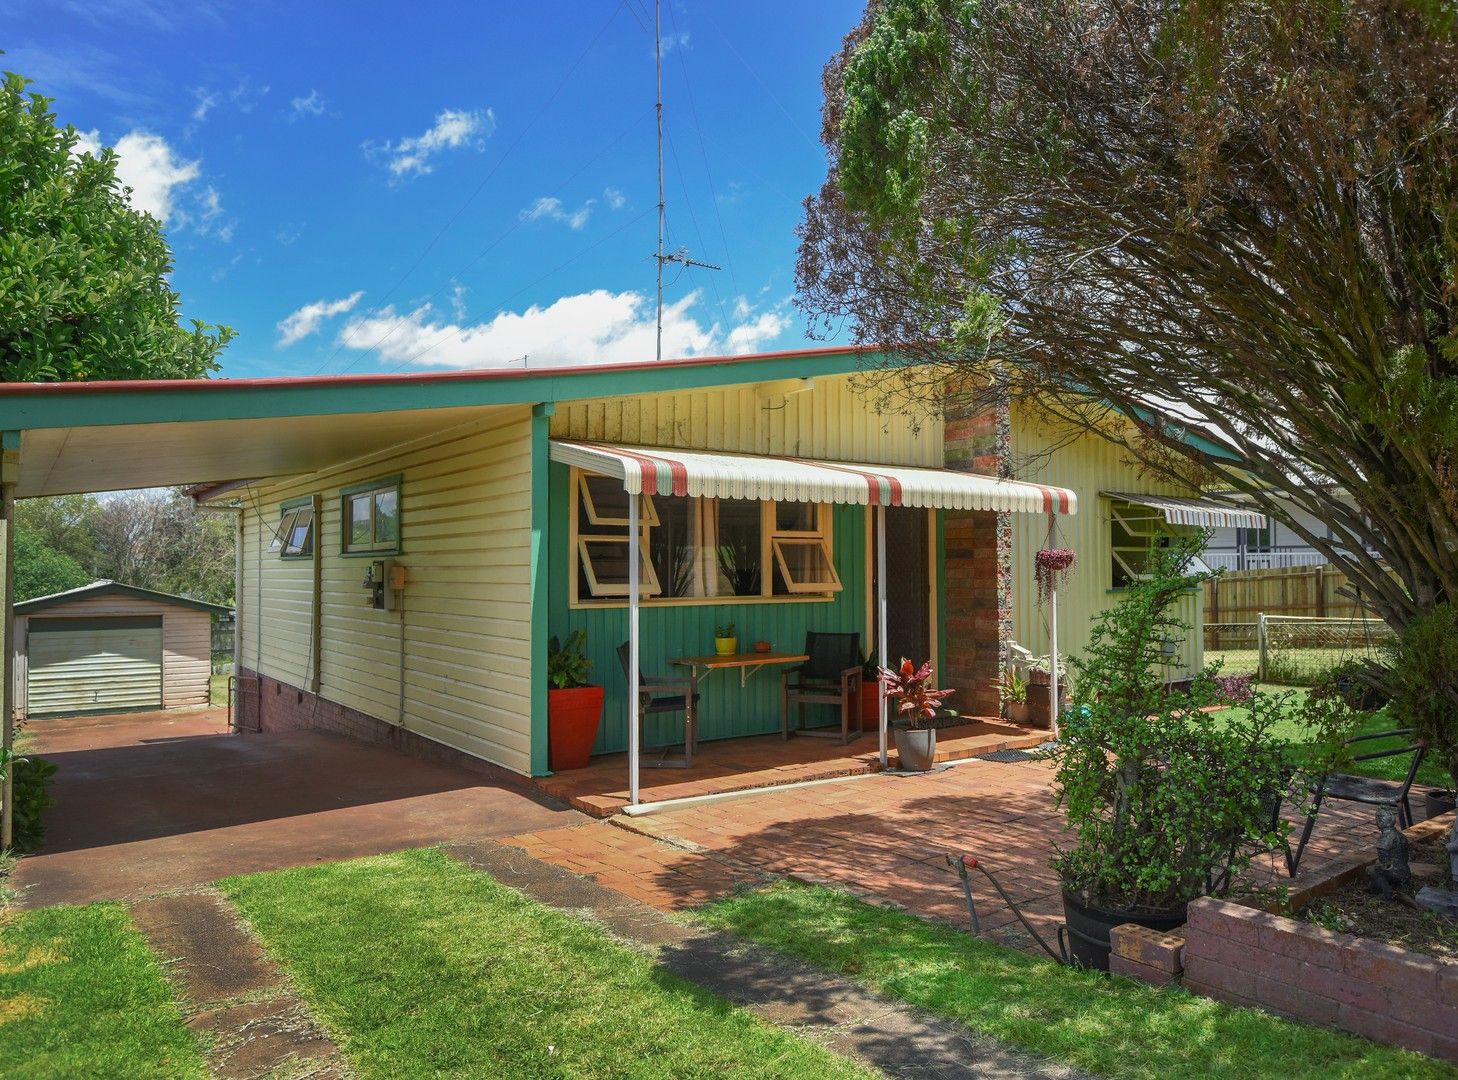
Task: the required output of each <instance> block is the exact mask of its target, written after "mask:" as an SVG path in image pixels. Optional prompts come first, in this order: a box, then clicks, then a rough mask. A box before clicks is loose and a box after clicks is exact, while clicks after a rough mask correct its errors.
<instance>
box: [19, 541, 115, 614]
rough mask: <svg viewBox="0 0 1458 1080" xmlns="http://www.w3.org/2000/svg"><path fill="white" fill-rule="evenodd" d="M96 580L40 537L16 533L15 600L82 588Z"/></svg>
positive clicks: (73, 560)
mask: <svg viewBox="0 0 1458 1080" xmlns="http://www.w3.org/2000/svg"><path fill="white" fill-rule="evenodd" d="M93 580H95V579H94V578H93V577H92V576H91V575H90V574H88V573H87V572H86V570H85V569H84V568H83V567H82V566H81V564H80V563H78V562H77V561H76V560H75V559H73V558H71V556H69V555H67V554H66V553H65V552H63V551H57V550H56V549H55V548H53V547H50V546H49V545H48V544H46V542H45V541H44V540H43V539H41V537H40V536H39V535H37V534H36V533H32V532H27V531H25V530H24V529H21V530H18V531H17V532H16V534H15V599H16V600H17V601H19V600H32V599H34V598H35V597H37V596H50V595H51V594H52V593H58V592H65V591H66V590H67V589H79V588H80V587H81V586H82V585H89V584H91V582H92V581H93Z"/></svg>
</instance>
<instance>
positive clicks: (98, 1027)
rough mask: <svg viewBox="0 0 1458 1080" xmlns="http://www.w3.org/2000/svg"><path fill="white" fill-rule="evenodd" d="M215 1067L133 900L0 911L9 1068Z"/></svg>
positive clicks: (1, 1024) (2, 1024)
mask: <svg viewBox="0 0 1458 1080" xmlns="http://www.w3.org/2000/svg"><path fill="white" fill-rule="evenodd" d="M206 1075H207V1071H206V1069H205V1068H204V1067H203V1059H202V1054H201V1051H200V1050H199V1048H198V1044H197V1041H196V1039H195V1038H194V1037H193V1034H192V1033H191V1032H190V1031H188V1029H187V1028H186V1027H184V1026H183V1022H182V1014H181V1013H180V1012H179V1011H178V1008H177V1004H176V1002H175V1001H174V1000H173V997H172V992H171V990H170V989H169V987H168V985H167V981H166V979H165V978H164V977H163V975H162V969H161V968H160V967H159V966H158V964H157V961H156V959H155V958H154V957H153V955H152V954H151V952H149V951H148V949H147V946H146V943H145V942H144V941H143V940H142V937H141V935H140V934H138V933H137V932H136V931H135V930H134V929H132V927H131V925H130V923H129V922H128V921H127V914H126V909H125V908H123V907H121V906H120V905H118V904H91V905H89V906H87V907H53V908H43V909H41V910H39V911H31V912H26V913H23V914H22V913H19V912H15V911H8V912H0V1076H14V1077H25V1078H26V1080H42V1078H45V1077H91V1076H116V1077H127V1078H128V1080H146V1078H149V1077H158V1078H166V1080H183V1078H187V1077H199V1078H201V1077H205V1076H206Z"/></svg>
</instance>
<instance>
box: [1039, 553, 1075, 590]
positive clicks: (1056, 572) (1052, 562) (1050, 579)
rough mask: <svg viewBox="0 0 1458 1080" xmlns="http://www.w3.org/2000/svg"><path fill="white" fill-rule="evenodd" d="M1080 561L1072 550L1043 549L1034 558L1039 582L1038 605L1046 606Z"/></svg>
mask: <svg viewBox="0 0 1458 1080" xmlns="http://www.w3.org/2000/svg"><path fill="white" fill-rule="evenodd" d="M1077 561H1078V557H1077V556H1076V555H1074V553H1073V551H1072V549H1071V548H1043V549H1042V550H1040V551H1039V552H1038V554H1037V555H1035V556H1034V557H1033V564H1034V565H1033V569H1034V576H1035V577H1036V578H1037V580H1038V603H1040V604H1046V603H1047V602H1048V597H1050V596H1051V595H1052V594H1053V591H1054V590H1055V589H1061V588H1062V587H1063V586H1064V584H1065V583H1066V582H1067V581H1068V577H1069V575H1070V574H1072V573H1073V565H1074V563H1076V562H1077Z"/></svg>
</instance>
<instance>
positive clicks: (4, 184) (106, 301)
mask: <svg viewBox="0 0 1458 1080" xmlns="http://www.w3.org/2000/svg"><path fill="white" fill-rule="evenodd" d="M27 85H28V83H27V80H25V79H24V78H22V77H21V76H19V75H16V74H14V73H6V74H5V76H4V81H3V84H0V379H3V380H5V381H13V382H32V381H41V382H52V381H71V380H92V379H141V378H149V379H179V378H200V377H203V376H205V375H207V374H208V373H210V372H212V371H214V370H216V369H217V366H218V364H217V356H218V353H219V352H220V351H221V350H222V349H223V347H224V346H225V345H226V344H227V343H228V341H229V340H230V339H231V338H232V336H233V332H232V330H230V329H228V328H227V327H223V326H209V325H207V324H206V323H201V322H197V321H193V322H192V323H191V324H190V326H189V327H183V326H182V325H180V324H179V322H178V315H179V297H178V295H177V293H176V292H174V291H173V290H172V288H171V286H170V285H169V283H168V275H169V274H170V273H171V271H172V253H171V251H170V250H169V248H168V246H167V241H166V239H165V238H164V237H163V235H162V229H161V226H160V224H159V223H158V222H157V220H156V219H155V218H153V217H152V216H151V215H149V214H144V213H141V212H139V211H137V210H134V209H132V207H131V206H130V204H129V202H128V200H127V195H126V191H127V189H126V188H124V187H123V186H122V185H121V183H120V182H119V181H118V180H117V177H116V155H115V153H114V152H112V151H111V150H109V149H108V150H104V151H102V153H101V155H100V157H95V156H92V155H91V154H82V155H79V156H78V155H77V154H76V153H75V152H74V151H75V146H76V141H77V136H76V131H75V129H74V128H71V127H66V128H60V127H57V126H56V117H55V114H54V113H52V112H51V110H50V99H48V98H45V97H42V96H41V95H39V94H34V93H28V92H27V90H26V87H27Z"/></svg>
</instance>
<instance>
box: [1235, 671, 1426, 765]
mask: <svg viewBox="0 0 1458 1080" xmlns="http://www.w3.org/2000/svg"><path fill="white" fill-rule="evenodd" d="M1256 690H1257V691H1258V692H1260V693H1264V694H1274V695H1284V696H1285V697H1286V700H1287V705H1286V708H1285V709H1284V710H1283V712H1284V715H1283V717H1282V719H1281V720H1279V721H1278V722H1277V723H1276V726H1275V727H1274V728H1273V729H1272V730H1273V734H1274V735H1275V736H1276V737H1277V738H1279V739H1284V740H1286V741H1287V742H1289V743H1291V744H1293V745H1294V746H1296V747H1298V753H1299V747H1300V745H1301V744H1303V743H1307V742H1309V741H1310V740H1311V732H1310V731H1309V730H1308V729H1307V728H1306V727H1304V726H1303V725H1302V724H1301V722H1300V720H1299V719H1297V710H1298V709H1299V708H1300V705H1301V703H1302V702H1303V701H1305V700H1306V695H1307V694H1308V693H1310V691H1308V690H1307V689H1306V688H1305V687H1300V686H1275V685H1272V684H1269V683H1263V684H1261V685H1259V686H1257V687H1256ZM1240 711H1241V710H1240V708H1239V707H1236V708H1231V709H1225V710H1224V711H1223V712H1219V713H1216V714H1215V716H1216V718H1217V719H1218V718H1220V717H1224V716H1234V715H1236V714H1237V713H1239V712H1240ZM1391 728H1392V721H1391V720H1389V719H1388V718H1387V714H1386V713H1384V712H1378V713H1375V714H1374V715H1373V716H1372V718H1371V719H1370V720H1368V721H1367V722H1366V723H1365V724H1363V725H1362V728H1361V730H1360V732H1359V734H1364V735H1365V734H1369V733H1376V732H1378V731H1389V730H1391ZM1406 745H1409V744H1408V742H1407V741H1406V740H1405V739H1403V738H1400V737H1399V738H1392V739H1374V740H1372V741H1371V742H1365V743H1360V744H1358V746H1357V749H1356V752H1357V753H1360V754H1370V753H1376V752H1377V751H1380V750H1394V749H1397V748H1398V747H1401V746H1406ZM1411 764H1412V759H1411V758H1410V757H1408V756H1407V755H1402V756H1395V757H1388V758H1378V759H1377V760H1375V761H1358V762H1356V763H1354V764H1353V765H1352V766H1351V767H1350V768H1348V769H1345V770H1344V771H1346V772H1351V773H1355V774H1357V775H1358V776H1372V777H1376V778H1377V779H1379V780H1393V781H1401V780H1403V779H1404V778H1406V776H1407V770H1408V766H1409V765H1411ZM1414 784H1415V785H1416V786H1417V787H1439V788H1451V787H1452V786H1453V778H1452V777H1451V776H1449V775H1448V772H1447V770H1446V769H1445V768H1444V767H1443V765H1442V763H1441V761H1439V759H1438V758H1437V756H1436V755H1432V754H1430V755H1428V756H1427V757H1425V758H1424V759H1423V763H1422V765H1421V766H1419V767H1418V774H1417V779H1416V780H1415V781H1414Z"/></svg>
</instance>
